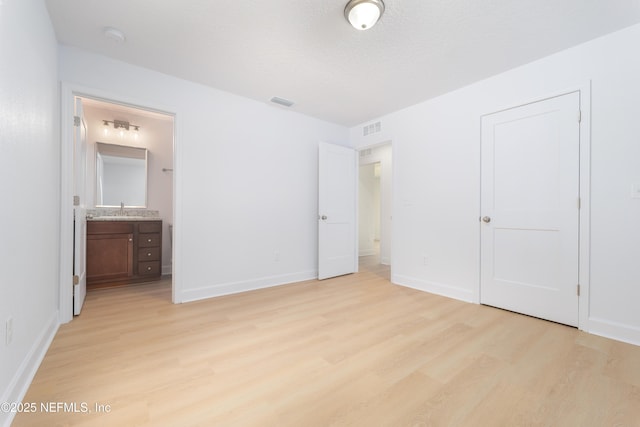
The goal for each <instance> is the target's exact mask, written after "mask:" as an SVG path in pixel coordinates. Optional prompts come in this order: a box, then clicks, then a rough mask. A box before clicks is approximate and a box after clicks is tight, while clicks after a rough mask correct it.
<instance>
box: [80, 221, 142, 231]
mask: <svg viewBox="0 0 640 427" xmlns="http://www.w3.org/2000/svg"><path fill="white" fill-rule="evenodd" d="M129 233H133V224H131V223H130V222H121V221H87V234H129Z"/></svg>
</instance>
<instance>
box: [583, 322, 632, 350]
mask: <svg viewBox="0 0 640 427" xmlns="http://www.w3.org/2000/svg"><path fill="white" fill-rule="evenodd" d="M586 332H589V333H590V334H594V335H600V336H602V337H606V338H611V339H614V340H617V341H622V342H626V343H629V344H633V345H637V346H640V329H639V328H636V327H633V326H629V325H625V324H623V323H618V322H613V321H611V320H604V319H599V318H597V317H590V318H589V324H588V330H587V331H586Z"/></svg>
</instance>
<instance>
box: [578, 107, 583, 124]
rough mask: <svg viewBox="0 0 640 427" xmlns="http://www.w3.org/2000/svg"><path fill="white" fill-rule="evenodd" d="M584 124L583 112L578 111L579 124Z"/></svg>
mask: <svg viewBox="0 0 640 427" xmlns="http://www.w3.org/2000/svg"><path fill="white" fill-rule="evenodd" d="M580 122H582V110H578V123H580Z"/></svg>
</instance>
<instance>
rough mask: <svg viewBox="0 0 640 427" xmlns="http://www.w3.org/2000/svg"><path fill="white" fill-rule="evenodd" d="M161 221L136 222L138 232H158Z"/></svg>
mask: <svg viewBox="0 0 640 427" xmlns="http://www.w3.org/2000/svg"><path fill="white" fill-rule="evenodd" d="M161 231H162V222H160V221H140V222H139V223H138V233H160V232H161Z"/></svg>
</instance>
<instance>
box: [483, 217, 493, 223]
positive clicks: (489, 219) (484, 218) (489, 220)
mask: <svg viewBox="0 0 640 427" xmlns="http://www.w3.org/2000/svg"><path fill="white" fill-rule="evenodd" d="M482 221H484V222H486V223H490V222H491V217H490V216H483V217H482Z"/></svg>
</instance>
